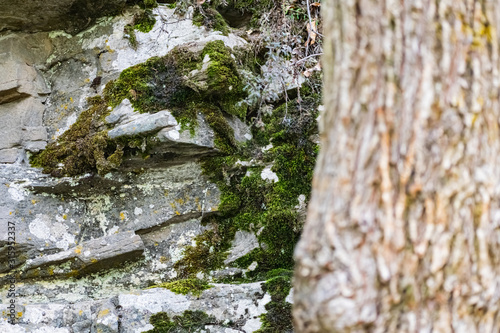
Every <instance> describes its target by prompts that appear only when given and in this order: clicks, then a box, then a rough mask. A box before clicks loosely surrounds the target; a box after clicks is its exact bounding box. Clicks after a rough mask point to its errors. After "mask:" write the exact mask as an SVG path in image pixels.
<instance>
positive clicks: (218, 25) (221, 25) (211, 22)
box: [193, 3, 229, 36]
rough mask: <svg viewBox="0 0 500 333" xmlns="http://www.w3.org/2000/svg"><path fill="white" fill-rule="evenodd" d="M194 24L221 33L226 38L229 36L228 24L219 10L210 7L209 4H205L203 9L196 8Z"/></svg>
mask: <svg viewBox="0 0 500 333" xmlns="http://www.w3.org/2000/svg"><path fill="white" fill-rule="evenodd" d="M193 24H194V25H197V26H199V27H201V26H205V27H207V28H209V29H213V30H217V31H220V32H222V34H223V35H224V36H227V35H228V34H229V26H228V25H227V22H226V21H225V20H224V18H223V17H222V15H221V14H219V12H218V11H217V10H215V9H214V8H212V7H209V4H208V3H205V4H203V5H202V6H201V7H199V6H198V7H196V9H195V10H194V13H193Z"/></svg>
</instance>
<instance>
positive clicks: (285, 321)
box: [256, 269, 293, 333]
mask: <svg viewBox="0 0 500 333" xmlns="http://www.w3.org/2000/svg"><path fill="white" fill-rule="evenodd" d="M292 276H293V271H291V270H283V269H280V270H272V271H270V272H269V273H268V274H267V278H268V280H267V281H266V282H265V283H263V284H262V290H264V292H267V293H269V294H270V295H271V302H269V303H267V304H266V305H265V308H266V310H267V312H266V313H264V314H263V315H261V320H262V327H261V328H260V329H259V330H258V331H256V332H258V333H275V332H280V333H281V332H283V333H285V332H293V323H292V304H290V303H288V302H286V301H285V298H286V297H287V296H288V294H289V293H290V289H291V288H292V281H291V280H292Z"/></svg>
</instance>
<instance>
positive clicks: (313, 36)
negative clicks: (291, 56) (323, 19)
mask: <svg viewBox="0 0 500 333" xmlns="http://www.w3.org/2000/svg"><path fill="white" fill-rule="evenodd" d="M311 23H312V25H311V24H309V23H307V26H306V27H307V33H308V34H309V38H308V39H307V42H306V46H307V45H313V44H314V43H316V36H317V34H316V33H315V32H314V31H316V21H311ZM311 26H312V28H311Z"/></svg>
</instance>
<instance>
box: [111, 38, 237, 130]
mask: <svg viewBox="0 0 500 333" xmlns="http://www.w3.org/2000/svg"><path fill="white" fill-rule="evenodd" d="M243 87H244V85H243V83H242V79H241V77H240V75H239V73H238V70H237V68H236V62H235V61H234V59H233V58H232V56H231V49H230V48H228V47H226V46H225V45H224V42H222V41H212V42H209V43H207V44H206V45H205V47H204V48H203V49H202V50H201V52H196V51H192V50H190V49H189V48H187V47H176V48H175V49H174V50H172V51H171V52H169V53H168V54H167V55H166V56H164V57H153V58H150V59H149V60H148V61H146V62H145V63H142V64H139V65H136V66H132V67H130V68H128V69H126V70H124V71H123V72H122V73H121V74H120V77H119V78H118V79H117V80H116V81H114V82H113V83H112V84H110V85H109V87H108V88H107V94H109V96H110V101H111V105H112V106H116V105H118V104H119V103H120V102H121V101H122V100H123V99H124V98H128V99H129V100H130V101H131V103H132V105H133V106H134V108H135V109H136V110H137V111H139V112H155V111H158V110H160V109H161V108H167V107H168V108H173V109H174V110H175V109H177V110H179V109H180V108H183V109H185V106H186V105H189V104H190V103H194V104H200V103H202V102H204V103H209V104H211V105H216V106H219V107H220V108H221V110H222V111H224V112H226V113H229V114H233V115H237V116H239V117H241V118H243V117H244V116H245V114H246V107H245V106H244V105H243V106H239V107H236V106H235V105H236V104H238V102H239V101H241V100H243V99H244V98H245V97H246V93H245V92H244V91H243ZM186 116H187V117H189V118H191V119H190V120H192V121H196V119H195V117H194V116H193V114H186Z"/></svg>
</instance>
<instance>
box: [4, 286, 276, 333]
mask: <svg viewBox="0 0 500 333" xmlns="http://www.w3.org/2000/svg"><path fill="white" fill-rule="evenodd" d="M270 300H271V297H270V296H269V295H268V294H264V293H263V291H262V289H261V284H260V283H249V284H241V285H227V284H215V285H214V286H213V287H212V288H210V289H207V290H205V291H203V293H202V295H201V296H200V297H194V296H192V295H179V294H175V293H174V292H172V291H170V290H167V289H161V288H155V289H148V290H142V291H137V292H134V293H124V294H121V295H119V296H113V297H110V298H105V299H101V300H96V301H93V302H80V303H76V304H71V303H66V302H62V303H59V304H39V303H38V304H37V303H32V304H26V305H24V306H21V305H17V311H19V312H21V313H22V316H21V317H20V318H19V323H18V324H17V325H14V326H7V324H6V323H5V322H2V321H1V319H0V329H7V328H8V329H10V330H9V331H7V332H16V331H15V330H16V329H17V330H18V331H19V332H36V331H35V330H36V329H47V330H50V332H70V330H69V328H71V329H72V331H74V332H88V331H89V329H90V331H92V330H93V329H96V330H97V331H100V332H110V333H111V332H113V333H115V332H116V333H118V332H120V333H135V332H143V331H146V330H148V329H152V328H153V326H152V325H151V324H150V323H149V318H150V317H151V315H153V314H155V313H158V312H165V313H167V315H169V316H170V317H173V316H175V315H182V314H183V313H184V311H186V310H198V311H203V312H205V313H206V314H207V315H211V316H214V317H215V320H216V321H217V323H213V324H211V325H210V326H209V329H210V332H216V333H227V332H241V331H244V332H254V331H256V330H257V329H259V328H260V326H261V322H260V315H261V314H263V313H264V312H265V311H266V309H265V305H266V304H267V303H268V302H269V301H270ZM6 309H7V305H6V304H0V311H1V313H5V311H6ZM1 317H4V318H5V315H2V316H1ZM214 324H215V325H214ZM207 328H208V327H207Z"/></svg>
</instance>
